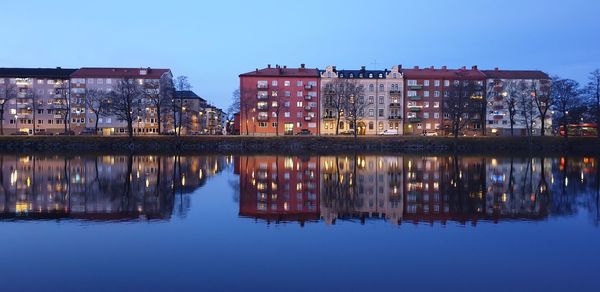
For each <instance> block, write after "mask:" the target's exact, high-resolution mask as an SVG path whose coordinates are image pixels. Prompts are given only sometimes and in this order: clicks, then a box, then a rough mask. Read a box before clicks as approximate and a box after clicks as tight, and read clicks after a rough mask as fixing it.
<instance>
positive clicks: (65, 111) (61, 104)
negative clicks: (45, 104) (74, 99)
mask: <svg viewBox="0 0 600 292" xmlns="http://www.w3.org/2000/svg"><path fill="white" fill-rule="evenodd" d="M55 93H56V95H58V96H59V97H56V96H55V98H54V110H55V111H56V113H58V114H60V115H61V116H62V119H63V126H64V128H65V131H64V132H65V133H67V131H68V127H69V125H70V123H69V118H70V113H71V98H70V92H69V88H68V87H61V88H56V89H55Z"/></svg>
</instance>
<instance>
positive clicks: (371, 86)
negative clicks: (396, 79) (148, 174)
mask: <svg viewBox="0 0 600 292" xmlns="http://www.w3.org/2000/svg"><path fill="white" fill-rule="evenodd" d="M375 88H376V87H375V84H369V86H368V87H367V89H368V91H369V92H375ZM400 88H401V87H400V84H397V83H394V84H390V90H391V91H400ZM325 90H333V84H331V83H328V84H326V85H325ZM379 91H380V92H384V91H385V85H384V84H379Z"/></svg>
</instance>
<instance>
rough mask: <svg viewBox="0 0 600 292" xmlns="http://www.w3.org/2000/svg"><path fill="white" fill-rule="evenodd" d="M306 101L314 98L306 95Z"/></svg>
mask: <svg viewBox="0 0 600 292" xmlns="http://www.w3.org/2000/svg"><path fill="white" fill-rule="evenodd" d="M304 99H305V100H312V96H310V95H305V96H304Z"/></svg>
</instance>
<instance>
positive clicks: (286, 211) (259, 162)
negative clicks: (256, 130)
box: [235, 156, 320, 224]
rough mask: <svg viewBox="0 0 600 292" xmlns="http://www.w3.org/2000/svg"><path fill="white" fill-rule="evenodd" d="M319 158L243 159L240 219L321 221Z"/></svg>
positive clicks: (241, 166) (267, 157)
mask: <svg viewBox="0 0 600 292" xmlns="http://www.w3.org/2000/svg"><path fill="white" fill-rule="evenodd" d="M318 161H319V160H318V158H317V157H311V158H309V157H291V156H241V157H239V159H238V160H237V162H236V163H238V165H237V166H236V167H235V168H236V169H239V171H240V216H246V217H253V218H258V219H264V220H267V221H269V222H270V221H275V222H280V221H298V222H300V223H301V224H303V223H304V222H306V221H311V220H318V219H319V197H320V196H319V189H320V186H319V163H318Z"/></svg>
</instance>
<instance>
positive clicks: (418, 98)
mask: <svg viewBox="0 0 600 292" xmlns="http://www.w3.org/2000/svg"><path fill="white" fill-rule="evenodd" d="M409 98H410V100H421V97H420V96H418V95H416V96H411V97H409Z"/></svg>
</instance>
